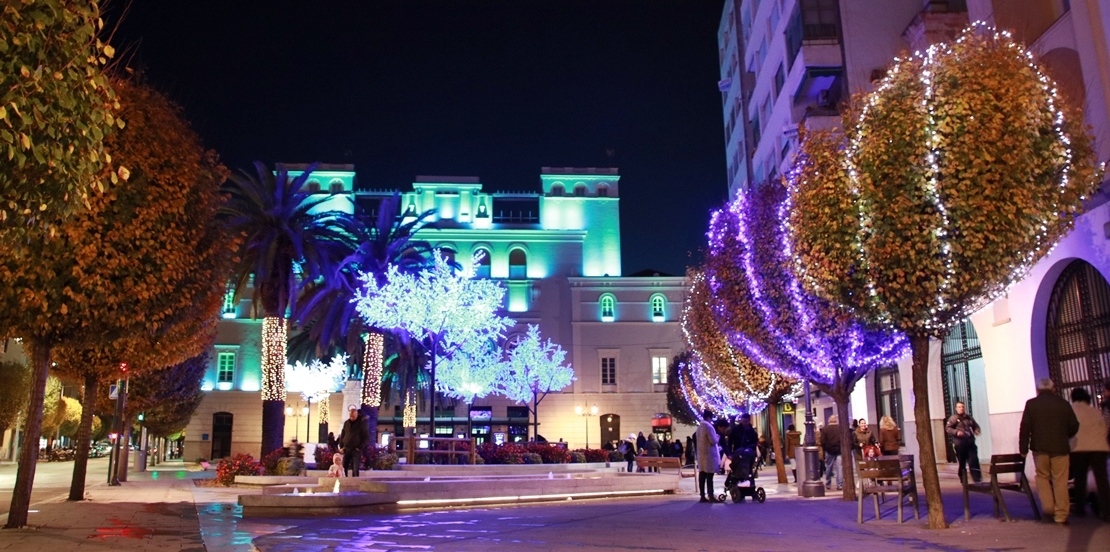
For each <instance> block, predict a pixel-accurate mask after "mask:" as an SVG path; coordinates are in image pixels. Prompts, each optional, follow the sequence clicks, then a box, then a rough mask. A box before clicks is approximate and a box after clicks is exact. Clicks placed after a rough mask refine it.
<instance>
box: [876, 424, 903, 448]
mask: <svg viewBox="0 0 1110 552" xmlns="http://www.w3.org/2000/svg"><path fill="white" fill-rule="evenodd" d="M901 442H902V430H900V429H898V424H896V423H894V418H891V417H890V416H883V419H881V420H879V450H880V451H882V453H883V456H895V455H897V454H898V447H899V446H900V444H901Z"/></svg>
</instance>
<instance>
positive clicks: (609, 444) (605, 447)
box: [601, 441, 616, 451]
mask: <svg viewBox="0 0 1110 552" xmlns="http://www.w3.org/2000/svg"><path fill="white" fill-rule="evenodd" d="M601 450H604V451H611V450H616V447H614V446H613V442H612V441H605V444H604V445H601Z"/></svg>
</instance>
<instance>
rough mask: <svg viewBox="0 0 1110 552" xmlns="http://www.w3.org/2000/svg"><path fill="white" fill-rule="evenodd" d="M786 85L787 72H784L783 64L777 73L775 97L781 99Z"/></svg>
mask: <svg viewBox="0 0 1110 552" xmlns="http://www.w3.org/2000/svg"><path fill="white" fill-rule="evenodd" d="M784 84H786V71H784V70H783V68H782V64H779V70H778V71H776V72H775V97H776V98H778V97H779V93H780V92H782V87H783V85H784Z"/></svg>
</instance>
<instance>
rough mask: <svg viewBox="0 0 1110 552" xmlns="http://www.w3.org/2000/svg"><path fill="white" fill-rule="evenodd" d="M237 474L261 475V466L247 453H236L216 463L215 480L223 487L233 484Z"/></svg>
mask: <svg viewBox="0 0 1110 552" xmlns="http://www.w3.org/2000/svg"><path fill="white" fill-rule="evenodd" d="M237 475H262V466H260V465H259V464H258V462H255V461H254V457H253V456H251V455H249V454H236V455H235V456H232V457H230V458H224V459H223V460H220V463H219V464H217V465H216V482H217V483H219V484H220V485H223V486H225V487H230V486H232V485H234V484H235V476H237Z"/></svg>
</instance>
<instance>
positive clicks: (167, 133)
mask: <svg viewBox="0 0 1110 552" xmlns="http://www.w3.org/2000/svg"><path fill="white" fill-rule="evenodd" d="M116 88H117V90H118V93H119V99H120V102H121V115H122V116H125V117H127V119H128V121H129V124H128V125H127V127H126V128H124V129H123V130H121V131H119V132H117V133H115V134H113V135H112V136H110V137H109V139H108V140H107V141H106V148H107V151H108V152H110V153H111V155H112V156H113V157H114V158H115V159H117V160H120V161H121V162H124V163H126V164H127V165H128V166H129V167H131V168H132V173H131V178H130V179H129V180H127V181H125V182H119V183H117V184H116V185H114V186H113V187H111V188H110V189H109V190H108V191H107V192H106V193H105V194H104V197H103V200H104V203H103V206H102V208H99V206H100V204H98V210H97V211H96V212H95V213H94V214H90V215H89V216H88V218H87V219H85V218H80V219H79V220H81V221H82V222H83V223H84V224H85V229H86V231H87V232H88V233H89V236H90V237H89V238H83V239H84V240H86V242H82V241H81V240H80V239H78V236H74V243H75V244H76V245H77V246H78V247H80V248H82V250H83V251H85V252H86V254H87V257H82V258H81V259H80V261H81V262H79V263H72V262H71V263H70V264H71V265H75V268H76V269H77V270H87V271H90V273H91V274H97V273H96V272H92V271H94V270H99V271H100V272H101V273H102V274H103V278H104V280H103V281H104V282H105V284H104V285H105V286H108V285H110V286H111V287H108V288H107V289H104V290H103V293H115V294H117V298H116V302H115V303H108V304H106V305H104V306H103V307H102V310H98V311H95V312H92V313H90V315H89V316H90V317H91V318H90V319H89V320H88V322H95V330H96V331H94V332H90V333H91V335H90V336H89V337H88V338H86V339H83V340H78V339H73V340H67V341H62V342H60V343H59V344H58V347H57V350H56V355H55V356H56V359H55V360H56V361H57V364H58V367H57V370H58V371H59V372H60V373H62V374H65V375H67V376H69V377H72V378H74V379H77V380H79V381H82V382H83V383H84V384H85V391H84V398H83V414H84V417H83V419H82V420H81V427H80V429H79V430H78V433H77V439H76V440H77V454H76V457H75V462H74V475H73V482H72V484H71V487H70V499H71V500H82V499H83V498H84V487H85V485H84V483H85V472H86V466H87V461H88V451H89V444H90V437H91V431H92V423H93V412H94V410H95V405H96V400H97V397H98V395H103V396H104V397H105V398H106V397H107V394H106V393H103V394H102V393H100V390H101V389H103V387H102V385H103V384H107V383H110V382H113V381H115V380H116V379H118V378H119V377H120V372H119V368H120V364H121V363H123V362H126V363H127V364H128V365H129V367H130V372H131V373H132V374H134V375H141V374H142V373H143V372H145V371H147V370H156V369H160V368H163V367H165V366H167V365H172V364H175V363H178V362H181V361H184V360H185V359H188V358H190V357H193V356H196V355H197V354H199V353H200V352H201V351H203V350H205V349H206V348H207V347H208V346H209V345H210V344H211V342H212V338H213V336H214V333H215V326H216V320H217V318H216V317H217V313H218V312H219V308H220V305H221V301H222V297H223V293H224V289H225V286H224V282H225V275H226V274H227V273H228V272H229V269H230V265H231V258H232V254H233V248H234V247H235V245H236V242H235V240H234V239H232V238H230V237H229V236H228V235H227V234H226V233H225V232H224V230H223V228H222V227H221V226H220V225H219V224H218V223H217V221H216V218H215V217H216V213H217V211H218V209H219V206H220V203H221V199H220V196H219V189H220V184H221V183H222V182H223V180H224V179H225V178H226V174H227V171H226V169H224V167H223V166H221V165H220V164H219V163H218V161H217V159H216V157H215V155H214V154H213V153H211V152H207V151H205V150H204V148H203V147H202V145H201V142H200V138H199V137H198V136H197V135H196V133H194V132H193V131H192V129H191V128H190V127H189V125H188V123H186V122H185V120H184V118H183V117H182V115H181V110H180V109H179V108H178V107H177V106H176V105H174V104H173V103H172V102H170V101H169V100H168V99H167V98H166V97H165V96H163V95H162V94H160V93H158V92H156V91H155V90H153V89H151V88H150V87H148V86H145V85H143V84H142V83H139V82H130V81H120V82H117V83H116ZM94 215H95V216H94ZM97 237H99V238H98V239H97ZM90 239H95V241H89V240H90ZM59 254H61V253H60V252H59ZM97 255H100V256H101V257H104V258H107V259H109V260H111V261H112V262H111V263H107V264H102V261H101V257H98V256H97ZM85 259H88V260H87V261H86V260H85ZM59 264H60V265H61V266H62V267H67V264H66V263H65V259H63V258H59ZM67 268H68V267H67ZM75 268H68V269H69V270H74V269H75ZM63 283H64V282H59V285H62V284H63ZM93 291H96V290H95V289H94V290H93ZM90 295H91V294H90ZM97 299H100V298H99V297H97ZM63 307H65V305H64V304H63ZM129 313H130V314H129ZM106 411H107V412H113V409H112V408H111V407H110V406H109V407H108V408H107V409H106ZM126 424H127V420H124V425H125V426H126ZM124 432H125V433H126V430H125V431H124ZM121 465H122V463H121ZM122 469H126V467H124V468H122ZM124 473H125V472H124Z"/></svg>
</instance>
